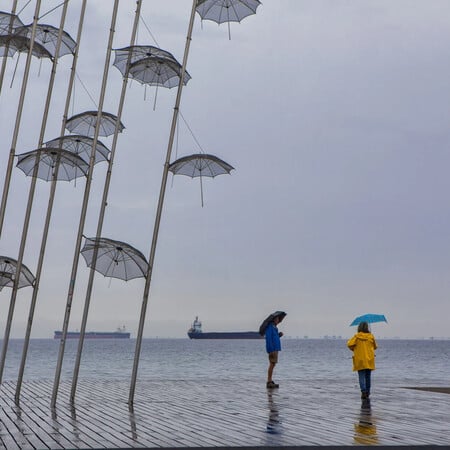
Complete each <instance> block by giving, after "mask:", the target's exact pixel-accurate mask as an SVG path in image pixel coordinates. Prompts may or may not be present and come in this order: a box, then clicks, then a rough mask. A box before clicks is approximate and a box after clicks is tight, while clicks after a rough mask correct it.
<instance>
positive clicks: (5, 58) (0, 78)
mask: <svg viewBox="0 0 450 450" xmlns="http://www.w3.org/2000/svg"><path fill="white" fill-rule="evenodd" d="M16 8H17V0H14V2H13V6H12V8H11V20H10V21H9V28H8V33H9V34H11V33H12V30H13V28H14V27H13V23H14V16H15V15H16ZM8 49H9V43H7V44H6V45H5V54H4V55H3V58H2V68H1V70H0V92H1V90H2V86H3V78H4V77H5V70H6V63H7V61H8Z"/></svg>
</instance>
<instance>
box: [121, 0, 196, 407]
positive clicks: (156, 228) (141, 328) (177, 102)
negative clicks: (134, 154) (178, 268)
mask: <svg viewBox="0 0 450 450" xmlns="http://www.w3.org/2000/svg"><path fill="white" fill-rule="evenodd" d="M196 6H197V0H193V2H192V10H191V17H190V20H189V27H188V32H187V37H186V45H185V48H184V56H183V64H182V66H181V74H180V82H179V84H178V90H177V97H176V100H175V107H174V110H173V116H172V126H171V129H170V136H169V143H168V145H167V153H166V161H165V163H164V169H163V174H162V180H161V188H160V192H159V200H158V207H157V210H156V218H155V225H154V227H153V238H152V245H151V249H150V256H149V258H148V270H147V274H146V279H145V287H144V293H143V297H142V306H141V315H140V319H139V329H138V334H137V338H136V349H135V352H134V363H133V372H132V375H131V384H130V393H129V397H128V405H129V407H130V408H132V406H133V402H134V392H135V389H136V379H137V371H138V366H139V357H140V353H141V345H142V336H143V333H144V324H145V315H146V312H147V304H148V297H149V292H150V283H151V278H152V272H153V262H154V260H155V252H156V243H157V241H158V232H159V225H160V222H161V214H162V209H163V205H164V196H165V192H166V185H167V176H168V174H169V164H170V157H171V154H172V147H173V141H174V136H175V130H176V126H177V120H178V110H179V108H180V101H181V92H182V90H183V83H184V77H185V74H186V64H187V59H188V54H189V47H190V45H191V39H192V29H193V27H194V19H195V8H196Z"/></svg>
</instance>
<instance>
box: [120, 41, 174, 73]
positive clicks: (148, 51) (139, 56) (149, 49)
mask: <svg viewBox="0 0 450 450" xmlns="http://www.w3.org/2000/svg"><path fill="white" fill-rule="evenodd" d="M114 52H115V58H114V63H113V65H114V66H115V67H117V68H118V69H119V70H120V72H121V74H122V75H123V76H125V75H126V72H127V71H126V69H127V63H128V61H129V64H130V65H131V64H134V63H135V62H138V61H142V60H143V59H146V58H149V57H151V56H158V57H160V58H167V59H168V60H172V61H174V62H177V60H176V59H175V57H174V56H173V55H172V53H170V52H168V51H166V50H162V49H161V48H159V47H154V46H153V45H131V46H129V47H124V48H119V49H117V50H114Z"/></svg>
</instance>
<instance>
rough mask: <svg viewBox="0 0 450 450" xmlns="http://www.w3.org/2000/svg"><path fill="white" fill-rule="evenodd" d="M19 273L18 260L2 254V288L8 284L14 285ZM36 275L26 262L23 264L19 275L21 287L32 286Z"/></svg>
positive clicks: (0, 286)
mask: <svg viewBox="0 0 450 450" xmlns="http://www.w3.org/2000/svg"><path fill="white" fill-rule="evenodd" d="M16 273H17V261H16V260H15V259H13V258H9V257H8V256H0V289H1V288H3V287H5V286H7V287H13V285H14V279H15V277H16ZM33 283H34V275H33V274H32V273H31V272H30V270H29V269H28V267H27V266H25V264H22V267H21V270H20V277H19V285H18V287H19V288H22V287H25V286H32V285H33Z"/></svg>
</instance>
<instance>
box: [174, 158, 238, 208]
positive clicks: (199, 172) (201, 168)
mask: <svg viewBox="0 0 450 450" xmlns="http://www.w3.org/2000/svg"><path fill="white" fill-rule="evenodd" d="M169 170H170V171H171V172H172V173H173V174H174V175H186V176H188V177H191V178H194V177H200V193H201V200H202V206H203V183H202V177H204V176H206V177H212V178H214V177H215V176H216V175H222V174H225V173H230V172H231V171H232V170H234V167H232V166H230V164H228V163H226V162H225V161H222V160H221V159H220V158H218V157H217V156H214V155H209V154H207V153H195V154H193V155H189V156H184V157H182V158H179V159H177V160H176V161H174V162H173V163H171V164H170V165H169Z"/></svg>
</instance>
